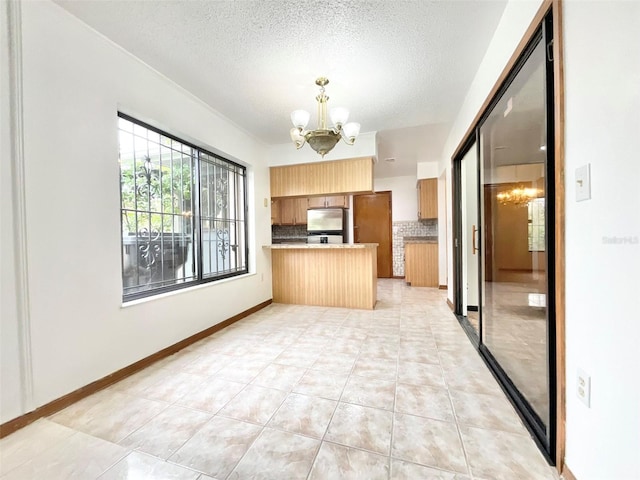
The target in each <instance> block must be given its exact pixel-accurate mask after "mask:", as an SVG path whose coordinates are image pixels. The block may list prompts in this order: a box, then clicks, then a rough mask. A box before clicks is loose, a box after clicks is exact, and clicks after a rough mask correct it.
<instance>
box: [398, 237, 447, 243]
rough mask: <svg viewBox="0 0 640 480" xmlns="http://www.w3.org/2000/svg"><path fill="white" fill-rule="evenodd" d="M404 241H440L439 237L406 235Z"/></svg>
mask: <svg viewBox="0 0 640 480" xmlns="http://www.w3.org/2000/svg"><path fill="white" fill-rule="evenodd" d="M403 241H404V243H438V237H404V238H403Z"/></svg>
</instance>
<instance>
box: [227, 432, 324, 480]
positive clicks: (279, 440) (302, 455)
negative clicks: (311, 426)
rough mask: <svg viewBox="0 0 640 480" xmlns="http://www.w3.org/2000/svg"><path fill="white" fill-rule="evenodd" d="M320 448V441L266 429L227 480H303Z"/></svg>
mask: <svg viewBox="0 0 640 480" xmlns="http://www.w3.org/2000/svg"><path fill="white" fill-rule="evenodd" d="M319 447H320V441H319V440H315V439H312V438H308V437H303V436H301V435H295V434H293V433H288V432H281V431H278V430H273V429H270V428H265V429H264V430H263V432H262V433H261V434H260V436H259V437H258V438H257V439H256V441H255V442H254V443H253V445H252V446H251V448H250V449H249V451H247V453H246V455H245V456H244V457H243V458H242V460H241V461H240V463H238V465H237V466H236V468H235V469H234V470H233V472H231V475H229V477H228V479H229V480H243V479H247V478H251V479H255V480H281V479H285V478H286V479H287V480H296V479H300V480H304V479H306V478H307V475H308V474H309V470H310V469H311V465H312V464H313V459H314V458H315V456H316V453H317V452H318V448H319Z"/></svg>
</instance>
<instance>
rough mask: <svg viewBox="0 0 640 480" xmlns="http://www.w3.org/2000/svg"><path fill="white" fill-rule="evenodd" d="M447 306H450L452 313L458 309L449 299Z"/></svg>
mask: <svg viewBox="0 0 640 480" xmlns="http://www.w3.org/2000/svg"><path fill="white" fill-rule="evenodd" d="M447 305H449V308H450V309H451V311H452V312H455V311H456V307H454V306H453V302H452V301H451V300H449V299H448V298H447Z"/></svg>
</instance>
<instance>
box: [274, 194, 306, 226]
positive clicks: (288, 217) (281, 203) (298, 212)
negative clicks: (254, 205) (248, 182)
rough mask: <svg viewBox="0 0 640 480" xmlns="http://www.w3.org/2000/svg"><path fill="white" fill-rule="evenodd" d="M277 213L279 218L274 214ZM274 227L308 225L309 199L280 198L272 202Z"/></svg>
mask: <svg viewBox="0 0 640 480" xmlns="http://www.w3.org/2000/svg"><path fill="white" fill-rule="evenodd" d="M274 211H275V212H277V217H276V216H274V213H273V212H274ZM271 224H272V225H306V224H307V199H306V198H280V199H278V200H272V201H271Z"/></svg>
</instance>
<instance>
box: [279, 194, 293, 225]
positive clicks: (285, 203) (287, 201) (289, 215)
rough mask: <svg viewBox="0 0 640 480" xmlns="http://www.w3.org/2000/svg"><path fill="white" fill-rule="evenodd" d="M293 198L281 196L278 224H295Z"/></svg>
mask: <svg viewBox="0 0 640 480" xmlns="http://www.w3.org/2000/svg"><path fill="white" fill-rule="evenodd" d="M295 200H297V199H295V198H281V199H280V200H278V201H279V202H280V225H295V224H296V212H295Z"/></svg>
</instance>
